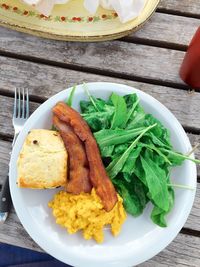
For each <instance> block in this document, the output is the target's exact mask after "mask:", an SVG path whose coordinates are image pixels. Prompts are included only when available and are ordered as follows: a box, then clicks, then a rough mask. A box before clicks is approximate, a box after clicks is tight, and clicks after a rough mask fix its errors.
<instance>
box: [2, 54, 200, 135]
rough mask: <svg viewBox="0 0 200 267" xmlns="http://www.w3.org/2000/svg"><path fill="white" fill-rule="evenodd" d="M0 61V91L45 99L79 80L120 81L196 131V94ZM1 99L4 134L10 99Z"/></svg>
mask: <svg viewBox="0 0 200 267" xmlns="http://www.w3.org/2000/svg"><path fill="white" fill-rule="evenodd" d="M0 63H1V64H0V71H1V76H0V90H1V91H2V92H12V93H13V90H14V86H18V87H27V88H29V91H30V94H31V95H33V96H34V97H38V96H39V97H40V96H43V97H45V98H48V97H50V96H52V95H53V94H55V93H57V92H59V91H60V90H62V89H64V88H67V87H70V86H73V85H74V84H80V83H83V82H94V81H99V82H100V81H107V82H118V83H124V84H127V85H129V86H132V87H136V88H139V89H141V90H143V91H144V92H147V93H149V94H150V95H152V96H154V97H155V98H157V99H158V100H159V101H161V102H162V103H163V104H165V105H166V106H167V107H168V108H169V109H170V110H171V111H172V112H173V113H174V114H175V116H176V117H177V118H178V119H179V121H180V122H181V123H182V124H183V125H184V126H185V127H190V128H194V129H196V130H200V113H199V103H200V94H199V93H189V92H187V91H184V90H178V89H172V88H169V87H163V86H157V85H151V84H144V83H139V82H133V81H128V80H123V79H118V78H111V77H106V76H101V75H95V74H89V73H84V72H78V71H73V70H68V69H63V68H56V67H51V66H46V65H42V64H35V63H30V62H26V61H22V60H15V59H10V58H6V57H0ZM1 99H2V100H1ZM3 99H4V98H3V97H2V96H0V103H1V105H0V126H1V127H0V132H2V133H4V134H8V133H13V130H12V125H11V114H12V101H13V100H12V99H8V100H6V101H4V100H3ZM6 99H7V98H6ZM7 110H8V111H9V112H7Z"/></svg>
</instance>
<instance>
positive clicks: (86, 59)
mask: <svg viewBox="0 0 200 267" xmlns="http://www.w3.org/2000/svg"><path fill="white" fill-rule="evenodd" d="M0 36H1V39H0V51H1V53H2V52H4V53H6V52H9V53H15V54H17V55H18V56H22V57H30V56H31V58H32V60H41V59H42V60H49V61H51V62H54V63H53V64H58V65H62V66H63V67H69V66H70V68H76V69H77V68H78V69H85V70H86V71H87V70H88V71H92V72H100V73H104V74H106V75H115V76H118V77H125V78H127V77H128V78H130V79H134V78H136V79H143V80H145V81H152V82H153V83H160V84H165V83H168V84H173V85H177V84H178V85H180V86H184V84H183V82H182V81H181V79H180V78H179V74H178V73H179V68H180V65H181V62H182V60H183V57H184V54H185V53H184V52H181V51H176V50H171V49H165V48H159V47H152V46H145V45H137V44H134V43H127V42H122V41H115V42H113V41H111V42H101V43H71V42H61V41H53V40H47V39H41V38H37V37H34V36H29V35H26V34H23V33H18V32H14V31H10V30H7V29H4V28H0ZM13 40H14V41H13Z"/></svg>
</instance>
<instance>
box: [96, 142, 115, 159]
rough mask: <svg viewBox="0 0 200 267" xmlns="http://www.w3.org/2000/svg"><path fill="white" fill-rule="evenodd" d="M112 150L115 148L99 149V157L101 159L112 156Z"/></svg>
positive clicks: (112, 146)
mask: <svg viewBox="0 0 200 267" xmlns="http://www.w3.org/2000/svg"><path fill="white" fill-rule="evenodd" d="M114 148H115V146H114V145H111V146H104V147H100V153H101V157H103V158H107V157H111V156H112V154H113V151H114Z"/></svg>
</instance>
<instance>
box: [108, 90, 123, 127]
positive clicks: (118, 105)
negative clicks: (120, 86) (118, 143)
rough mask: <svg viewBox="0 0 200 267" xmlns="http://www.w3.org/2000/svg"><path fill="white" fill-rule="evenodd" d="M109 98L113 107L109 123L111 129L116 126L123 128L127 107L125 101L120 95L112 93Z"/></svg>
mask: <svg viewBox="0 0 200 267" xmlns="http://www.w3.org/2000/svg"><path fill="white" fill-rule="evenodd" d="M110 99H111V101H112V103H113V105H114V107H115V113H114V116H113V119H112V123H111V129H116V128H117V127H121V128H123V127H124V126H125V121H126V116H127V107H126V102H125V100H124V98H123V97H122V96H119V95H117V94H115V93H112V95H111V96H110Z"/></svg>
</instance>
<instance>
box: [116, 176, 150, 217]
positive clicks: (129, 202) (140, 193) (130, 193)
mask: <svg viewBox="0 0 200 267" xmlns="http://www.w3.org/2000/svg"><path fill="white" fill-rule="evenodd" d="M117 181H118V183H117V184H116V186H117V189H118V191H119V194H120V195H121V197H122V198H123V204H124V207H125V209H126V211H127V212H128V213H130V214H131V215H133V216H135V217H136V216H139V215H140V214H142V212H143V210H144V208H145V206H146V203H147V199H146V196H145V190H144V187H143V185H142V184H141V182H140V181H139V180H138V179H135V178H133V179H132V183H126V182H125V181H123V180H120V179H117ZM130 189H131V190H130Z"/></svg>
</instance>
